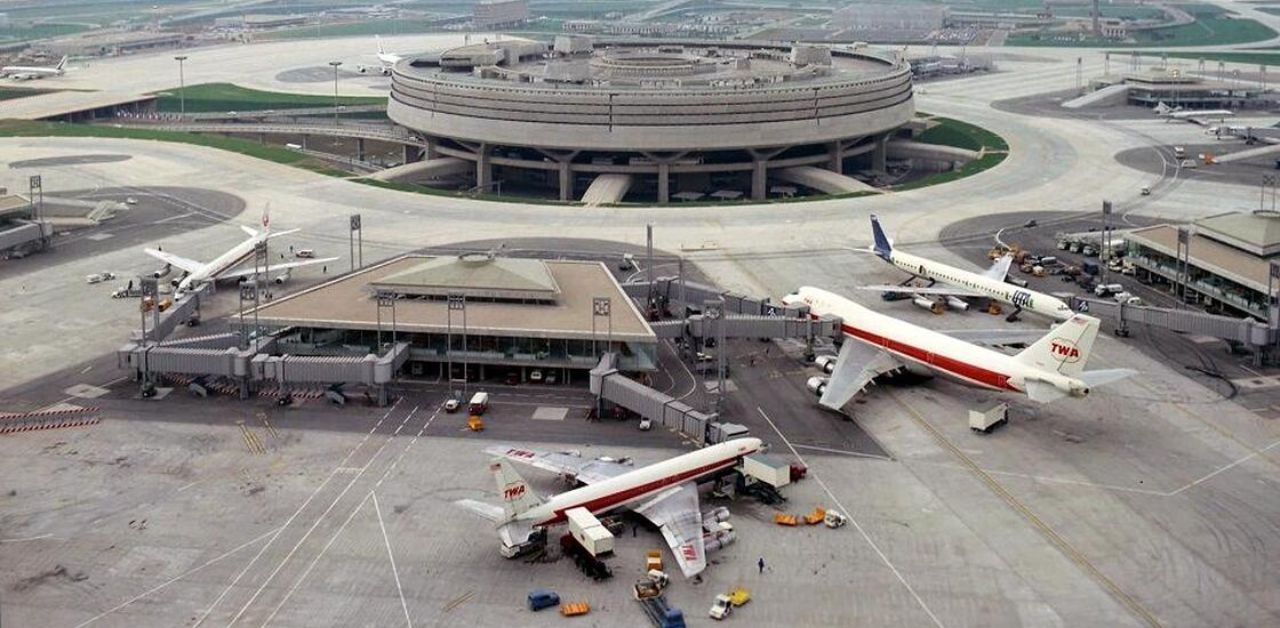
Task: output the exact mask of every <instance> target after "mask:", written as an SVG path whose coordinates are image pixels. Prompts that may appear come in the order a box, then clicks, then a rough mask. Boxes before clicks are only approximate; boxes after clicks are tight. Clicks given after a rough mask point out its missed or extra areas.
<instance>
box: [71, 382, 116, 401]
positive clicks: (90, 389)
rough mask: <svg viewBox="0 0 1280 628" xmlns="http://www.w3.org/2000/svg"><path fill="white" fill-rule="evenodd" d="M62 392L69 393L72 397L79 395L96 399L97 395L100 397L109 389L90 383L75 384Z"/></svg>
mask: <svg viewBox="0 0 1280 628" xmlns="http://www.w3.org/2000/svg"><path fill="white" fill-rule="evenodd" d="M62 392H63V393H64V394H67V395H71V396H72V397H79V398H81V399H97V398H98V397H101V396H103V395H105V394H107V393H109V392H111V391H110V390H107V389H106V388H102V387H100V386H94V385H92V384H76V385H75V386H72V387H70V388H67V389H65V390H63V391H62Z"/></svg>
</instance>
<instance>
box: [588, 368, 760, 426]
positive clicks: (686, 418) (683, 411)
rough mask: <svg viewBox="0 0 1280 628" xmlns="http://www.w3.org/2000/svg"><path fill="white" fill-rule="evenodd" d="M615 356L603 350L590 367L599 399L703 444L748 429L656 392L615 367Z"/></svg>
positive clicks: (592, 388)
mask: <svg viewBox="0 0 1280 628" xmlns="http://www.w3.org/2000/svg"><path fill="white" fill-rule="evenodd" d="M617 360H618V356H617V355H616V354H613V353H606V354H604V355H603V356H601V357H600V363H599V364H598V365H596V367H595V368H593V369H591V392H592V394H594V395H596V399H597V400H598V401H600V402H604V401H607V402H610V403H614V404H617V405H619V406H622V407H623V408H626V409H628V410H630V411H632V412H635V413H636V414H638V415H640V416H641V417H643V418H647V419H649V420H650V421H652V422H653V423H655V424H657V425H660V426H662V427H665V428H667V429H669V430H674V431H676V432H679V433H681V434H684V435H685V436H688V437H689V438H692V439H694V440H696V441H698V442H699V443H702V444H704V445H710V444H715V443H720V442H724V441H726V440H729V439H730V438H736V437H738V436H744V435H746V433H747V428H745V427H743V426H741V425H737V424H734V423H722V422H720V421H718V420H717V419H718V418H719V416H718V415H715V414H706V413H704V412H699V411H697V410H694V409H693V408H691V407H689V405H688V404H685V403H684V402H681V401H680V400H678V399H676V398H674V397H672V396H670V395H668V394H666V393H663V392H659V391H657V390H654V389H652V388H649V387H648V386H645V385H644V384H641V383H640V382H637V381H635V380H633V379H631V378H629V377H627V376H625V375H623V374H622V373H620V372H618V369H617V367H616V364H617Z"/></svg>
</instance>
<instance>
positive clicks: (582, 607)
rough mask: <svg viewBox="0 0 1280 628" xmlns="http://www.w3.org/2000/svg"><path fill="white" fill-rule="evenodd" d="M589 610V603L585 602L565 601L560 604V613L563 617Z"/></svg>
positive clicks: (582, 613) (573, 615) (583, 613)
mask: <svg viewBox="0 0 1280 628" xmlns="http://www.w3.org/2000/svg"><path fill="white" fill-rule="evenodd" d="M590 612H591V605H590V604H587V603H586V602H565V603H564V604H561V605H560V614H561V615H564V616H565V617H576V616H578V615H586V614H587V613H590Z"/></svg>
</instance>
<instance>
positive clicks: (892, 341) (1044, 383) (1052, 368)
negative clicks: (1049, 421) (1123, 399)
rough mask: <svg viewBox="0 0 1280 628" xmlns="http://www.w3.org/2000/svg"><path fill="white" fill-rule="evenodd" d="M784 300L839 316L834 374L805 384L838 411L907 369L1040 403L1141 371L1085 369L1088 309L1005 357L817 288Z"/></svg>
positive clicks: (1091, 331)
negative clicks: (882, 379)
mask: <svg viewBox="0 0 1280 628" xmlns="http://www.w3.org/2000/svg"><path fill="white" fill-rule="evenodd" d="M782 302H783V303H785V304H787V305H792V306H800V305H805V306H808V307H809V314H810V316H814V317H820V316H835V317H839V318H840V320H841V328H842V329H843V331H844V336H845V338H846V341H845V342H844V344H843V345H842V346H841V348H840V355H839V357H837V358H836V360H835V362H834V364H831V363H826V366H824V368H826V369H828V372H830V373H831V377H830V378H825V379H824V378H818V377H815V378H811V379H810V380H809V382H808V383H807V386H808V388H809V389H810V390H811V391H813V392H814V393H816V394H818V395H820V397H821V399H820V400H819V403H820V404H822V405H823V406H826V407H828V408H831V409H833V410H839V409H840V408H842V407H844V405H845V404H846V403H848V402H849V400H850V399H852V398H853V396H854V395H856V394H857V393H858V392H860V391H862V390H863V389H864V388H866V387H867V385H868V384H870V383H871V381H872V380H873V379H875V378H876V377H877V376H880V375H883V374H885V373H890V372H894V371H899V370H903V369H910V370H915V371H919V370H924V371H928V372H931V373H937V374H941V375H944V376H946V377H949V378H951V379H954V380H956V381H958V382H960V383H962V384H965V385H967V386H973V387H976V388H985V389H989V390H998V391H1003V392H1014V393H1022V394H1025V395H1026V396H1027V397H1029V398H1030V399H1031V400H1032V401H1036V402H1039V403H1048V402H1050V401H1055V400H1058V399H1061V398H1063V397H1076V398H1080V397H1085V396H1088V394H1089V390H1090V389H1092V388H1095V387H1097V386H1102V385H1104V384H1109V383H1112V382H1115V381H1119V380H1121V379H1124V378H1126V377H1129V376H1131V375H1133V374H1135V372H1136V371H1133V370H1130V369H1108V370H1098V371H1086V370H1084V367H1085V364H1086V363H1087V362H1088V361H1089V353H1090V351H1091V350H1092V348H1093V341H1094V339H1095V338H1096V337H1097V335H1098V319H1096V318H1093V317H1090V316H1085V315H1083V314H1076V315H1075V316H1072V317H1071V318H1069V319H1067V321H1066V322H1064V323H1061V324H1059V325H1058V326H1057V327H1054V328H1053V329H1051V330H1049V333H1048V334H1045V335H1044V336H1043V337H1041V338H1040V339H1039V340H1037V341H1036V342H1035V343H1033V344H1031V345H1030V346H1029V347H1027V348H1026V349H1024V350H1022V351H1021V352H1020V353H1017V354H1015V355H1008V354H1005V353H1001V352H999V351H995V350H993V349H988V348H986V347H982V346H979V345H976V344H973V343H971V342H967V341H965V340H964V339H963V337H964V336H965V335H966V334H965V333H964V332H957V333H954V334H947V333H942V332H938V331H934V330H932V329H926V328H924V327H919V326H917V325H912V324H911V323H908V322H906V321H902V320H899V319H896V318H893V317H891V316H886V315H884V314H880V313H878V312H874V311H872V310H870V309H867V308H865V307H863V306H861V305H858V304H857V303H854V302H853V301H850V300H849V299H846V298H844V297H842V296H839V295H837V294H834V293H831V292H828V291H826V290H822V289H820V288H811V287H805V288H800V289H799V290H798V291H796V293H795V294H789V295H787V296H785V297H783V298H782ZM849 340H853V341H855V342H849Z"/></svg>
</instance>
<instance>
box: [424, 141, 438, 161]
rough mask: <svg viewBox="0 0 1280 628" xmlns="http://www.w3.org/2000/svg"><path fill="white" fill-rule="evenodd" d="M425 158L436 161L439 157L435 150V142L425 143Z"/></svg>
mask: <svg viewBox="0 0 1280 628" xmlns="http://www.w3.org/2000/svg"><path fill="white" fill-rule="evenodd" d="M425 156H426V158H427V159H438V158H439V157H440V151H438V150H436V143H435V142H427V150H426V154H425Z"/></svg>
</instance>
